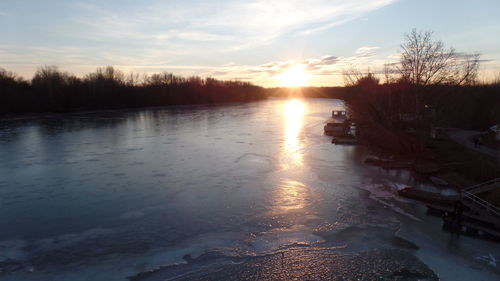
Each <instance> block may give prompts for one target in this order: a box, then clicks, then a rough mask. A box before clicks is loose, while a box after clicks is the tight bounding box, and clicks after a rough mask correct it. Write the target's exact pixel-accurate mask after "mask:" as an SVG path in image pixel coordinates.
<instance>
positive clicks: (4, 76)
mask: <svg viewBox="0 0 500 281" xmlns="http://www.w3.org/2000/svg"><path fill="white" fill-rule="evenodd" d="M265 97H266V92H265V90H264V89H263V88H262V87H259V86H256V85H253V84H251V83H248V82H241V81H221V80H217V79H213V78H200V77H188V78H184V77H180V76H176V75H173V74H172V73H160V74H153V75H147V76H143V77H140V76H139V75H134V74H129V75H125V74H124V73H123V72H121V71H119V70H117V69H115V68H113V67H105V68H98V69H97V70H96V72H94V73H90V74H88V75H86V76H85V77H83V78H79V77H76V76H74V75H72V74H68V73H65V72H61V71H59V70H58V69H57V68H56V67H53V66H44V67H40V68H38V70H37V72H36V73H35V74H34V76H33V78H32V79H31V81H26V80H24V79H22V78H20V77H19V76H17V75H16V74H14V73H12V72H8V71H6V70H4V69H1V68H0V114H22V113H32V112H71V111H82V110H98V109H118V108H131V107H147V106H165V105H182V104H212V103H226V102H248V101H254V100H259V99H264V98H265Z"/></svg>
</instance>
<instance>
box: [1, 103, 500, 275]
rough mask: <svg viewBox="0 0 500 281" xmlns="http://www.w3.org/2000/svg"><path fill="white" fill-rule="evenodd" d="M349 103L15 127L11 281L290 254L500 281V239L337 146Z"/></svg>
mask: <svg viewBox="0 0 500 281" xmlns="http://www.w3.org/2000/svg"><path fill="white" fill-rule="evenodd" d="M342 108H343V104H342V102H341V101H338V100H326V99H307V100H282V99H275V100H273V99H271V100H267V101H262V102H255V103H248V104H237V105H226V106H210V107H208V106H182V107H166V108H157V109H144V110H123V111H109V112H94V113H81V114H68V115H43V116H32V117H29V118H18V119H15V118H10V119H4V120H2V121H1V123H0V158H1V159H2V162H1V163H0V175H1V178H0V269H1V272H0V279H1V280H124V278H125V277H127V276H134V275H136V274H138V273H140V272H145V271H149V270H151V269H155V268H156V269H158V268H159V267H160V268H159V270H156V272H157V275H154V274H153V275H151V276H148V277H147V278H150V279H147V280H162V279H160V278H163V277H165V276H167V277H169V278H171V277H172V276H184V277H183V278H187V279H189V276H191V275H186V274H188V273H189V272H191V273H189V274H194V273H193V272H196V270H197V269H196V268H198V270H199V268H201V267H202V266H205V268H206V267H207V266H208V268H212V269H214V270H215V269H216V268H219V267H220V266H227V265H228V264H231V266H233V265H232V264H241V261H240V260H238V262H236V261H235V260H234V259H244V260H245V261H246V262H245V263H243V264H244V266H243V265H242V267H237V268H236V269H234V270H233V269H231V270H232V271H230V272H233V271H234V272H240V274H241V275H236V276H240V277H244V273H243V272H248V271H245V270H246V269H245V270H243V269H242V268H246V267H245V266H250V265H251V264H260V263H264V264H266V263H268V264H272V263H273V258H272V257H274V256H273V255H279V253H295V254H296V255H295V256H299V257H300V256H304V257H307V259H306V258H304V260H305V261H306V262H310V261H311V255H312V256H313V257H314V256H317V257H320V256H324V255H336V256H337V255H339V254H343V255H354V256H356V257H359V260H360V261H363V260H364V257H365V256H364V255H366V253H372V252H371V251H375V252H373V255H374V256H373V257H378V256H377V255H379V254H380V253H381V252H379V251H382V253H386V252H384V251H389V253H393V252H390V251H392V250H394V251H396V252H394V253H395V254H394V255H396V256H400V254H399V253H400V252H401V253H402V254H401V255H402V256H404V257H405V258H406V256H405V255H409V256H410V257H416V258H418V259H420V260H421V261H422V262H423V263H425V264H426V265H427V266H428V267H429V268H430V269H432V270H433V271H434V272H435V273H436V274H437V275H439V277H440V278H441V279H442V280H495V279H498V278H500V272H499V268H498V265H497V262H496V260H497V259H500V247H499V245H498V244H493V243H490V242H487V241H482V240H476V239H472V238H469V237H464V236H461V237H455V236H452V235H450V234H449V233H446V232H443V231H441V224H440V221H439V219H437V218H433V217H427V216H425V208H423V207H422V206H420V205H418V204H414V203H412V202H410V201H407V200H403V199H400V198H397V197H396V196H395V193H396V191H397V190H398V189H399V188H402V187H404V186H407V185H419V186H421V187H422V188H428V189H432V188H433V187H432V186H427V185H425V184H422V183H419V182H416V181H415V180H414V179H413V178H412V176H411V175H410V174H409V173H407V172H403V171H392V172H386V171H383V170H381V169H379V168H376V167H370V166H366V165H364V164H363V160H364V159H365V158H366V157H367V151H366V149H364V148H363V147H357V146H336V145H333V144H331V143H330V140H331V139H330V138H329V137H326V136H324V135H323V122H324V121H325V120H326V119H327V117H328V115H329V114H330V112H331V110H333V109H342ZM305 249H307V251H311V252H304V251H306V250H305ZM325 251H327V252H328V253H325ZM214 252H215V253H217V255H214V254H213V253H214ZM211 253H212V254H211ZM297 253H300V254H297ZM311 253H312V254H311ZM283 255H284V254H283ZM370 255H371V254H370ZM384 255H386V256H387V254H384ZM391 255H393V254H390V255H388V256H391ZM252 257H254V258H252ZM263 257H269V258H263ZM339 257H340V256H339ZM405 258H401V260H404V259H405ZM267 259H269V260H267ZM408 259H409V258H408ZM304 260H303V262H304ZM318 260H319V258H318ZM340 260H341V259H340V258H339V263H338V264H342V263H341V262H340ZM368 260H369V259H368ZM386 260H387V261H388V263H387V264H390V263H389V258H387V259H386ZM417 262H418V261H417ZM410 263H411V262H408V264H410ZM413 263H415V262H413ZM174 264H177V266H169V265H174ZM207 264H208V265H207ZM361 264H363V263H360V266H358V268H359V267H364V266H362V265H361ZM386 266H389V265H386ZM271 267H272V266H271ZM390 267H397V266H393V265H392V264H391V265H390ZM295 268H297V267H295ZM328 268H331V266H329V267H328ZM225 272H229V271H228V270H226V271H225ZM318 272H319V271H318ZM174 273H175V274H174ZM235 274H238V273H235ZM270 274H271V276H274V278H275V279H280V278H279V277H277V276H278V275H276V274H275V273H270ZM273 274H274V275H273ZM346 274H347V273H346ZM162 276H163V277H162ZM186 276H187V277H186ZM266 276H267V275H266ZM191 277H193V276H191ZM233 277H234V276H233ZM193 278H194V277H193ZM196 278H199V279H206V280H209V279H213V280H217V279H221V280H222V279H224V278H223V276H220V275H215V277H214V275H213V274H212V275H209V273H207V275H206V276H204V277H203V275H202V276H197V277H196ZM320 279H321V278H320ZM145 280H146V279H145Z"/></svg>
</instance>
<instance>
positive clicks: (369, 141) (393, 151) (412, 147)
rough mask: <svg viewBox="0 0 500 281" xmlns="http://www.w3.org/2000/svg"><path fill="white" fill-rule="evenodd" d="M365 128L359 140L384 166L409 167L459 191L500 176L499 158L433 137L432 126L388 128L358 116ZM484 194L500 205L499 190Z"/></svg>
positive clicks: (375, 161)
mask: <svg viewBox="0 0 500 281" xmlns="http://www.w3.org/2000/svg"><path fill="white" fill-rule="evenodd" d="M356 121H357V123H358V124H360V125H359V126H360V127H361V128H362V129H361V130H360V131H361V132H362V133H360V141H361V142H362V143H364V144H365V145H367V146H368V147H370V148H371V149H372V150H373V152H374V154H375V155H376V156H377V158H374V159H367V163H368V164H373V165H377V166H380V167H382V168H385V169H408V170H411V171H412V172H414V173H415V176H416V177H417V178H419V179H420V180H423V181H427V182H429V183H432V184H435V185H436V186H440V187H447V188H454V189H456V190H457V191H460V190H462V189H464V188H466V187H469V186H472V185H475V184H479V183H482V182H485V181H488V180H491V179H494V178H497V177H499V176H500V167H499V164H498V159H497V158H495V157H492V156H491V155H490V154H484V153H481V152H480V151H475V150H473V149H469V148H468V146H466V145H463V144H459V143H457V142H455V141H453V140H452V139H450V137H449V136H446V137H444V138H440V139H433V138H431V136H430V134H429V133H428V132H429V131H430V130H429V128H426V129H424V128H423V129H421V130H419V131H418V132H416V131H414V132H411V133H409V132H402V131H395V130H389V129H387V128H385V127H383V126H381V125H378V124H373V123H372V122H365V121H366V120H363V119H358V120H356ZM481 197H483V198H484V199H486V200H488V201H490V202H492V203H494V204H495V205H497V206H500V191H498V190H493V191H491V192H489V193H485V194H482V195H481Z"/></svg>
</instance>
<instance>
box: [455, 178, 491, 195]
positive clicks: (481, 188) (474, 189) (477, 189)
mask: <svg viewBox="0 0 500 281" xmlns="http://www.w3.org/2000/svg"><path fill="white" fill-rule="evenodd" d="M495 183H500V178H496V179H492V180H489V181H486V182H482V183H480V184H476V185H473V186H469V187H467V188H465V189H464V192H469V193H472V194H477V193H481V192H486V191H489V190H491V189H493V188H495V187H499V186H500V185H498V186H495Z"/></svg>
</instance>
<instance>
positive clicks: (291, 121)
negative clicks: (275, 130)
mask: <svg viewBox="0 0 500 281" xmlns="http://www.w3.org/2000/svg"><path fill="white" fill-rule="evenodd" d="M304 113H305V107H304V103H303V102H302V101H300V100H297V99H293V100H288V101H287V102H286V103H285V104H284V106H283V114H284V120H285V141H284V151H283V153H284V159H283V160H284V161H283V168H285V169H286V168H289V167H290V166H302V165H303V155H302V151H301V149H302V144H301V142H300V133H301V131H302V123H303V122H302V121H303V118H304Z"/></svg>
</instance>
